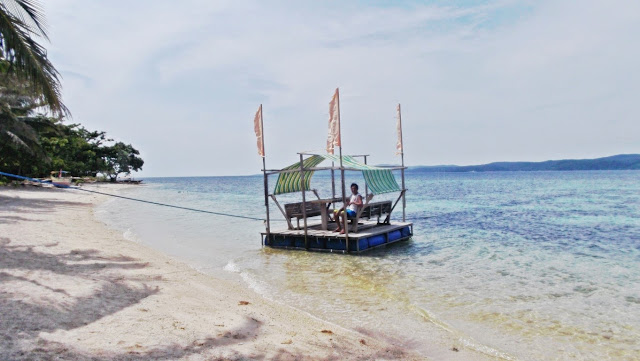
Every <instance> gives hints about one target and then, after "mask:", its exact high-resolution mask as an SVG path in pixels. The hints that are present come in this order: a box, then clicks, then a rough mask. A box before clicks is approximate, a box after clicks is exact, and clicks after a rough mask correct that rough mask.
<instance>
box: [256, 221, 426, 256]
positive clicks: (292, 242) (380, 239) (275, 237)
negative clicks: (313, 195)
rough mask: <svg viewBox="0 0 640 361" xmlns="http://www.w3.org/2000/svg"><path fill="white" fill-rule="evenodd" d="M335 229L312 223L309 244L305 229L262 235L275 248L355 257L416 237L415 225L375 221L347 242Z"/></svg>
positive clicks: (363, 224)
mask: <svg viewBox="0 0 640 361" xmlns="http://www.w3.org/2000/svg"><path fill="white" fill-rule="evenodd" d="M335 228H336V224H335V223H333V222H332V223H330V226H329V229H330V230H322V225H321V224H320V223H317V224H316V223H314V224H308V225H307V237H306V240H307V242H306V245H305V231H304V228H301V229H283V230H274V231H271V232H270V233H269V234H268V237H267V233H266V232H262V233H261V235H262V239H263V242H264V245H266V246H269V247H272V248H281V249H296V250H303V251H316V252H338V253H355V254H357V253H362V252H365V251H369V250H371V249H374V248H378V247H384V246H386V245H388V244H392V243H397V242H401V241H405V240H408V239H409V238H411V236H413V223H409V222H392V223H390V224H379V223H378V222H377V221H375V220H371V221H364V220H361V221H360V222H359V224H358V232H357V233H351V232H350V233H349V235H348V240H349V241H348V243H347V236H345V235H344V234H339V233H338V232H335V231H331V230H332V229H335ZM347 246H348V247H347Z"/></svg>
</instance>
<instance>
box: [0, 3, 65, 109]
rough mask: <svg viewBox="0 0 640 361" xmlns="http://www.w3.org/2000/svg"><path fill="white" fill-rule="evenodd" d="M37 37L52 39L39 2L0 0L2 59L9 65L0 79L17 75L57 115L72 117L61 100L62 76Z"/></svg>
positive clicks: (0, 49)
mask: <svg viewBox="0 0 640 361" xmlns="http://www.w3.org/2000/svg"><path fill="white" fill-rule="evenodd" d="M34 37H35V38H43V39H45V40H49V38H48V36H47V32H46V24H45V20H44V14H43V12H42V6H41V5H40V3H39V1H38V0H0V60H1V61H3V62H5V64H8V67H7V69H6V72H5V74H4V75H0V77H1V76H5V77H6V76H8V75H9V74H15V75H16V76H17V77H18V78H19V79H21V80H25V81H27V82H28V83H30V84H31V85H32V86H33V90H34V93H35V95H36V96H37V97H38V98H40V100H41V102H42V105H46V106H47V107H48V108H49V109H50V110H51V111H52V112H53V113H54V114H55V115H58V116H64V115H69V110H68V109H67V107H66V106H65V105H64V104H63V103H62V99H61V98H62V96H61V94H60V90H61V85H60V73H58V71H57V70H56V69H55V68H54V67H53V64H51V62H50V61H49V59H47V52H46V50H45V49H44V48H43V47H42V46H41V45H40V44H39V43H38V42H37V41H36V40H34ZM5 79H6V78H5ZM0 82H1V83H4V81H3V79H1V78H0ZM1 83H0V84H1Z"/></svg>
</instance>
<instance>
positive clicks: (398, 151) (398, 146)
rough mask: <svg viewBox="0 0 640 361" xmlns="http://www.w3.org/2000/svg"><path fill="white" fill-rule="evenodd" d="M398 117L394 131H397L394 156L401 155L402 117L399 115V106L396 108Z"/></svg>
mask: <svg viewBox="0 0 640 361" xmlns="http://www.w3.org/2000/svg"><path fill="white" fill-rule="evenodd" d="M396 110H397V111H398V115H397V116H396V120H397V122H396V129H397V130H398V142H397V143H396V155H398V154H402V153H403V149H402V115H401V114H400V104H398V106H397V107H396Z"/></svg>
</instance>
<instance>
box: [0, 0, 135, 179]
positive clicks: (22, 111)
mask: <svg viewBox="0 0 640 361" xmlns="http://www.w3.org/2000/svg"><path fill="white" fill-rule="evenodd" d="M38 38H40V39H44V40H48V37H47V33H46V28H45V23H44V15H43V13H42V7H41V5H40V4H39V2H38V1H35V0H0V170H2V171H4V172H6V173H13V174H19V175H23V176H29V177H45V176H48V175H49V172H50V171H52V170H58V169H64V170H66V171H70V172H71V174H72V175H74V176H96V174H97V173H102V174H103V175H105V176H107V177H109V178H110V179H111V180H112V181H115V180H116V178H117V176H118V175H119V174H121V173H130V172H132V171H138V170H140V169H141V168H142V165H143V164H144V161H143V160H142V159H141V158H140V157H139V154H140V153H139V152H138V150H136V149H135V148H134V147H133V146H132V145H131V144H125V143H123V142H115V141H113V139H109V138H107V136H106V134H105V132H100V131H89V130H87V129H85V128H84V127H82V126H81V125H79V124H64V122H65V120H67V119H68V118H69V117H70V116H71V115H70V112H69V110H68V109H67V107H66V106H65V105H64V104H63V103H62V99H61V84H60V74H59V73H58V71H57V70H56V69H55V68H54V67H53V64H51V62H50V61H49V59H47V56H46V50H45V49H44V47H42V46H41V45H40V44H39V43H38V42H37V40H35V39H38Z"/></svg>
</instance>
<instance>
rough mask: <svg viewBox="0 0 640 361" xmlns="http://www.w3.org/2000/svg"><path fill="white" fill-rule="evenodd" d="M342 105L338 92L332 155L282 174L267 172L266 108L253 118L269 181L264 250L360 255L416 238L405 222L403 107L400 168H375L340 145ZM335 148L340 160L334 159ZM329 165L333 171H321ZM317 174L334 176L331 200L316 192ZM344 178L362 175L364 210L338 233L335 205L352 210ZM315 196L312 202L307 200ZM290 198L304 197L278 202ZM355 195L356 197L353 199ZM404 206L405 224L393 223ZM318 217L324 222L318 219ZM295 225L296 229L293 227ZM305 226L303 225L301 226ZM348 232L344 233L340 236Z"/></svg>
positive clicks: (311, 157)
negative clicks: (275, 217) (277, 225)
mask: <svg viewBox="0 0 640 361" xmlns="http://www.w3.org/2000/svg"><path fill="white" fill-rule="evenodd" d="M339 104H340V100H339V90H338V89H336V92H335V94H334V96H333V99H332V101H331V102H330V103H329V137H328V140H327V151H326V153H324V152H298V153H297V154H298V156H299V161H297V162H296V163H293V164H291V165H289V166H287V167H284V168H282V169H270V170H268V169H266V163H265V153H264V141H263V120H262V105H260V107H259V108H258V112H257V113H256V115H255V118H254V129H255V133H256V137H257V140H258V142H257V145H258V154H259V155H260V156H262V162H263V169H262V172H263V175H264V202H265V208H266V222H265V225H266V230H265V232H261V239H262V244H263V246H267V247H272V248H283V249H297V250H307V251H319V252H338V253H356V254H357V253H361V252H364V251H368V250H371V249H374V248H378V247H383V246H386V245H388V244H391V243H396V242H400V241H404V240H408V239H410V238H411V237H412V236H413V224H412V223H410V222H406V199H405V196H406V192H407V190H406V188H405V177H404V171H405V169H406V167H405V166H404V152H403V146H402V124H401V115H400V105H399V104H398V107H397V111H398V116H397V120H398V123H397V130H398V143H397V150H398V154H400V155H401V159H402V164H401V165H398V166H371V165H368V164H367V160H368V159H367V158H368V157H369V155H343V154H342V146H341V139H340V105H339ZM335 146H338V147H339V154H334V149H335ZM324 161H330V162H331V165H330V166H325V167H320V166H319V165H320V164H321V163H322V162H324ZM394 170H395V171H398V170H399V171H400V173H401V178H402V179H401V180H402V182H401V184H402V186H400V185H399V184H398V182H397V181H396V179H395V177H394V175H393V172H392V171H394ZM316 171H330V173H331V196H330V197H328V196H325V197H324V198H323V196H321V195H320V194H319V193H318V191H317V190H316V189H311V179H312V177H313V175H314V173H315V172H316ZM345 172H362V176H363V178H364V181H365V184H364V193H365V194H364V196H362V202H363V204H362V205H361V206H358V207H357V208H356V209H357V211H355V215H353V216H349V217H347V218H348V219H347V220H346V222H345V223H346V224H345V225H344V227H338V223H336V221H337V220H336V219H333V218H332V217H330V215H331V214H333V213H334V212H332V211H333V210H335V209H336V208H337V207H336V204H339V203H341V204H343V205H345V206H346V205H347V204H348V203H347V199H349V198H350V195H348V194H347V187H346V186H345ZM270 175H278V179H277V181H276V184H275V187H274V189H273V191H272V192H270V188H269V176H270ZM336 175H339V176H340V178H339V179H340V185H341V187H340V188H341V189H340V191H339V192H336ZM308 192H311V193H312V194H313V197H315V198H313V199H310V198H308V196H307V194H308ZM285 193H299V194H300V195H301V202H294V203H287V204H280V201H279V200H278V198H277V196H278V195H281V194H285ZM384 193H396V194H397V195H398V196H397V198H396V199H395V201H392V200H386V201H377V200H373V198H374V196H375V195H379V194H384ZM354 195H355V193H354ZM400 201H402V221H392V220H391V215H392V213H393V211H394V210H395V209H396V206H397V205H398V204H399V202H400ZM271 204H274V205H275V206H276V207H277V209H278V210H280V212H281V213H282V216H283V217H284V220H285V221H286V224H287V227H286V228H282V229H272V228H271V219H270V214H269V208H270V205H271ZM318 217H319V219H318ZM294 220H295V223H294ZM301 223H302V224H301ZM336 228H343V232H336V231H335V230H336Z"/></svg>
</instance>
